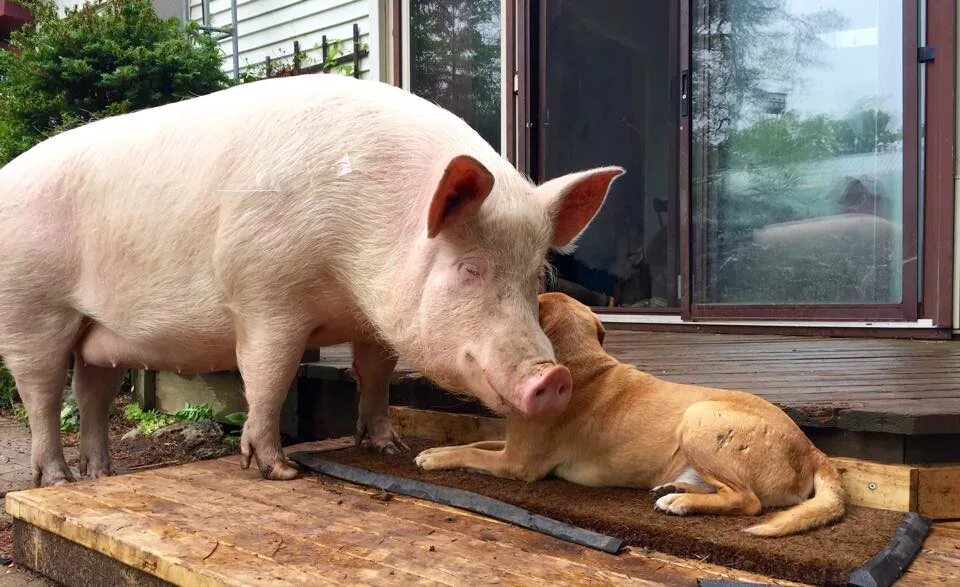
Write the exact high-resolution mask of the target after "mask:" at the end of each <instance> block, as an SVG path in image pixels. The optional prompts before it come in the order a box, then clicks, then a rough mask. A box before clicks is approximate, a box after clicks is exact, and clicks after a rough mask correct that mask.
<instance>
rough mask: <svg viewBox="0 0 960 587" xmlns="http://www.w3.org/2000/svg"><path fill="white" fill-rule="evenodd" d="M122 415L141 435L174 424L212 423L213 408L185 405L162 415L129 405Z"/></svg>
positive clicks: (201, 405)
mask: <svg viewBox="0 0 960 587" xmlns="http://www.w3.org/2000/svg"><path fill="white" fill-rule="evenodd" d="M123 415H124V416H126V418H127V420H130V421H131V422H133V423H135V424H136V425H137V429H139V430H140V433H141V434H153V433H154V432H156V431H157V430H158V429H160V428H163V427H164V426H167V425H169V424H173V423H174V422H182V421H188V422H204V421H212V420H213V408H212V407H210V405H209V404H196V405H195V404H187V405H185V406H183V407H182V408H180V409H179V410H177V411H176V412H175V413H173V414H164V413H163V412H158V411H157V410H142V409H141V408H140V406H138V405H137V404H130V405H128V406H127V408H126V409H125V410H124V413H123Z"/></svg>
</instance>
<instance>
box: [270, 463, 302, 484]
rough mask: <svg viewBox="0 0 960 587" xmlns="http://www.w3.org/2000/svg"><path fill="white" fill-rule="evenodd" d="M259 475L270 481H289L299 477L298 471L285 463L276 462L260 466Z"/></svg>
mask: <svg viewBox="0 0 960 587" xmlns="http://www.w3.org/2000/svg"><path fill="white" fill-rule="evenodd" d="M260 474H261V475H263V478H264V479H268V480H270V481H290V480H291V479H296V478H297V477H298V476H299V475H300V471H298V470H297V469H295V468H294V467H291V466H290V465H288V464H287V463H284V462H282V461H277V462H276V463H274V464H273V465H267V466H264V465H260Z"/></svg>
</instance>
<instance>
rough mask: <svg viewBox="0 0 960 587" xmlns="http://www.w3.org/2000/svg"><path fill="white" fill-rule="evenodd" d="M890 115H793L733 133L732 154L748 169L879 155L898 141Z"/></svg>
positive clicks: (899, 136) (899, 134)
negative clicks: (835, 116)
mask: <svg viewBox="0 0 960 587" xmlns="http://www.w3.org/2000/svg"><path fill="white" fill-rule="evenodd" d="M890 122H891V117H890V114H888V113H886V112H883V111H880V110H870V109H867V110H861V111H859V112H856V113H854V114H852V115H850V116H849V117H847V118H830V117H827V116H824V115H822V114H821V115H817V116H813V117H810V118H806V119H801V118H800V117H799V116H798V115H797V114H796V113H795V112H786V113H784V114H782V115H779V116H775V117H770V118H765V119H762V120H759V121H757V122H756V123H755V124H752V125H750V126H749V127H747V128H745V129H743V130H740V131H736V132H733V133H732V134H731V137H730V146H731V149H732V154H733V155H734V156H735V157H737V158H738V159H739V160H740V161H741V162H742V163H745V164H749V165H769V166H777V167H782V166H783V165H788V164H793V163H799V162H809V161H817V160H821V159H828V158H831V157H838V156H842V155H855V154H861V153H872V152H875V151H883V150H885V149H887V148H889V147H890V146H891V145H893V144H895V143H897V142H898V141H900V140H902V138H903V134H902V132H901V131H900V130H898V129H892V128H890Z"/></svg>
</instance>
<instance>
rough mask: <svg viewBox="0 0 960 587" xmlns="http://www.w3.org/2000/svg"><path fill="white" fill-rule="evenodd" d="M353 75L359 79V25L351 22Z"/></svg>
mask: <svg viewBox="0 0 960 587" xmlns="http://www.w3.org/2000/svg"><path fill="white" fill-rule="evenodd" d="M353 77H355V78H357V79H360V25H359V24H357V23H353Z"/></svg>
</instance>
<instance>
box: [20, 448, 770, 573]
mask: <svg viewBox="0 0 960 587" xmlns="http://www.w3.org/2000/svg"><path fill="white" fill-rule="evenodd" d="M351 442H352V440H351V439H338V440H332V441H324V442H319V443H308V444H304V445H298V446H295V447H288V450H291V451H297V450H326V449H333V448H340V447H343V446H345V445H347V444H349V443H351ZM375 496H376V493H375V492H372V491H369V490H366V489H364V488H360V487H356V486H352V485H349V484H345V483H339V482H334V481H330V480H321V479H318V478H316V477H304V478H301V479H297V480H294V481H290V482H282V483H280V482H271V481H263V480H262V479H260V477H259V474H258V473H256V472H255V471H253V470H252V469H251V470H247V471H242V470H241V469H240V466H239V460H238V459H237V458H225V459H219V460H213V461H203V462H197V463H191V464H188V465H182V466H177V467H170V468H166V469H156V470H151V471H144V472H140V473H134V474H129V475H123V476H117V477H110V478H106V479H101V480H99V481H95V482H80V483H77V484H74V485H70V486H66V487H55V488H45V489H33V490H28V491H20V492H12V493H10V494H8V495H7V498H6V499H7V502H6V507H7V510H8V511H9V512H10V513H11V515H13V516H14V517H15V518H16V519H17V520H18V524H22V525H23V527H24V528H27V529H28V530H27V531H28V532H30V533H31V544H32V546H31V548H36V549H47V550H45V552H55V551H53V550H49V549H50V548H52V546H50V543H52V542H53V541H56V540H60V541H63V540H64V539H65V540H67V541H69V544H71V545H75V546H76V548H83V549H86V550H89V551H91V552H93V553H99V554H100V555H105V556H107V557H110V558H111V559H113V560H115V561H117V562H118V563H121V564H122V565H125V566H126V567H129V568H132V569H136V570H139V571H142V572H145V573H148V574H149V575H151V576H154V577H157V578H159V579H162V580H164V581H168V582H170V583H173V584H180V585H201V586H207V585H209V586H220V585H319V584H324V585H327V584H333V585H417V584H429V585H477V584H508V585H548V584H549V585H573V584H576V585H614V584H615V585H678V586H679V585H693V584H695V580H696V579H697V578H701V577H706V578H723V579H730V580H740V581H754V582H764V581H765V578H764V577H761V576H758V575H754V574H750V573H743V572H738V571H733V570H730V569H726V568H724V567H720V566H716V565H712V564H710V563H709V562H705V561H687V560H683V559H679V558H676V557H671V556H668V555H663V554H658V553H648V552H642V551H639V550H629V549H628V550H627V551H626V552H625V553H622V554H620V555H618V556H611V555H605V554H603V553H600V552H596V551H593V550H591V549H587V548H583V547H579V546H576V545H573V544H570V543H566V542H563V541H559V540H556V539H553V538H550V537H548V536H544V535H542V534H538V533H535V532H529V531H526V530H523V529H521V528H517V527H514V526H511V525H509V524H503V523H500V522H496V521H494V520H490V519H487V518H484V517H482V516H477V515H474V514H470V513H468V512H463V511H459V510H455V509H452V508H448V507H444V506H439V505H436V504H432V503H430V502H424V501H421V500H417V499H410V498H404V497H399V496H396V497H394V498H393V499H390V500H387V501H383V500H378V499H372V497H375ZM74 561H75V564H94V563H92V562H89V561H87V558H84V557H75V558H74ZM85 561H86V562H85ZM76 576H77V577H81V576H83V574H82V573H77V575H76ZM118 576H119V575H118ZM64 578H65V579H66V580H65V581H63V583H64V584H65V585H72V584H74V583H72V582H71V581H72V579H71V577H70V575H69V574H66V577H64ZM76 584H79V583H76Z"/></svg>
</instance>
